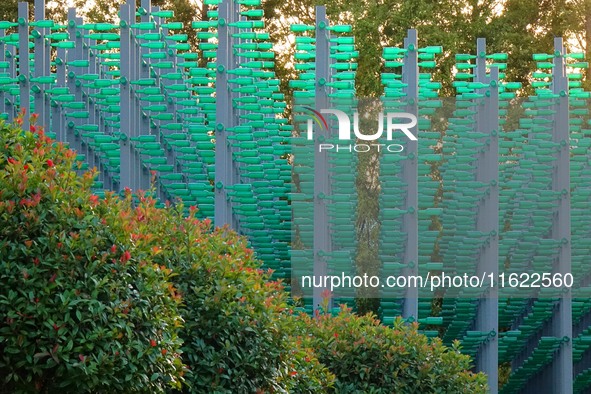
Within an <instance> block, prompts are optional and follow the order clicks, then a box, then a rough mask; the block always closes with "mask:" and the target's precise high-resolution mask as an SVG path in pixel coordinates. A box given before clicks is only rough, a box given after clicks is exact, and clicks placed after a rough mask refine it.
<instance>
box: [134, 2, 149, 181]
mask: <svg viewBox="0 0 591 394" xmlns="http://www.w3.org/2000/svg"><path fill="white" fill-rule="evenodd" d="M141 6H142V8H143V9H144V10H146V13H145V14H143V15H142V16H141V21H142V22H150V20H151V15H150V14H151V10H152V1H151V0H142V1H141ZM136 47H138V52H137V62H138V72H139V75H138V77H139V78H141V79H144V78H149V77H150V68H149V67H148V64H146V63H147V62H146V61H145V60H144V58H143V56H142V55H143V54H145V53H148V52H149V49H148V48H142V47H139V43H136ZM135 102H136V111H137V116H138V121H139V123H138V129H137V134H138V135H148V134H150V118H149V117H148V116H147V115H146V114H144V113H143V111H142V109H141V106H140V101H139V100H138V99H136V100H135ZM136 154H137V156H138V161H140V157H139V152H138V153H136ZM137 170H138V182H139V184H138V187H139V188H140V189H143V190H146V189H148V188H150V174H149V173H148V172H147V171H145V170H144V167H143V166H142V165H139V166H138V169H137Z"/></svg>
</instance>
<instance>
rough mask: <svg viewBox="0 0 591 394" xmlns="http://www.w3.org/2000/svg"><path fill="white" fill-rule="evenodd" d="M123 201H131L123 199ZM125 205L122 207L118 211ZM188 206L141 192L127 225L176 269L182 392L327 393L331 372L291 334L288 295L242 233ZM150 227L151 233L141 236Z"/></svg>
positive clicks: (146, 246)
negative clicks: (161, 204)
mask: <svg viewBox="0 0 591 394" xmlns="http://www.w3.org/2000/svg"><path fill="white" fill-rule="evenodd" d="M122 203H127V204H131V199H130V198H128V199H127V200H126V201H122ZM123 211H127V209H123ZM195 214H196V210H195V209H194V208H191V209H190V212H189V215H188V217H184V216H183V207H182V206H180V205H178V206H172V205H169V206H168V207H167V208H164V209H157V208H155V201H154V200H153V199H151V198H149V197H146V198H144V197H140V203H139V205H138V207H137V208H136V209H135V211H134V218H137V217H141V218H143V220H141V221H140V220H136V219H134V218H132V220H131V221H130V220H129V218H126V223H133V224H134V227H133V228H132V229H130V230H129V231H130V232H131V233H132V234H138V237H137V239H136V242H137V243H138V244H140V243H141V244H143V245H144V246H143V247H142V248H143V249H151V250H153V251H154V259H155V261H156V262H157V263H158V264H162V265H166V266H167V267H168V268H169V269H171V270H172V271H173V272H174V275H173V283H174V286H175V289H176V290H177V291H178V294H179V296H180V297H182V308H181V313H182V317H183V320H184V322H185V323H184V326H183V328H182V330H181V334H180V335H181V337H182V339H183V341H184V343H183V347H182V351H183V361H184V362H185V363H186V364H187V367H188V372H187V374H186V376H185V381H186V383H187V386H186V387H185V391H186V392H192V393H197V392H198V393H206V392H216V393H231V392H234V393H251V392H252V393H254V392H300V393H306V392H307V393H316V392H322V391H325V390H326V389H327V388H328V387H329V386H330V384H331V383H332V380H333V377H332V375H331V374H330V373H329V372H328V370H327V369H326V368H325V367H324V366H322V365H320V364H319V363H318V361H317V360H316V358H315V357H314V355H313V354H311V353H310V354H308V351H310V349H308V351H307V350H306V349H303V348H301V346H299V344H298V343H297V342H296V341H295V340H294V339H293V338H292V337H291V333H293V331H294V330H295V326H296V319H295V318H294V317H293V316H292V315H291V309H290V308H288V304H287V294H286V293H285V292H284V290H283V288H282V286H281V285H280V284H279V283H277V282H272V281H270V280H269V276H270V272H265V271H263V270H261V268H260V262H259V261H257V260H256V259H255V258H254V257H253V251H252V250H251V249H249V248H247V246H246V241H245V240H244V238H243V237H239V236H238V235H237V234H236V233H234V232H232V231H230V230H229V229H227V228H216V229H214V230H212V229H211V223H210V221H209V220H208V219H206V220H203V221H200V220H197V219H196V218H195ZM148 229H150V230H151V234H154V235H155V236H153V237H143V236H139V234H145V233H146V232H147V231H148Z"/></svg>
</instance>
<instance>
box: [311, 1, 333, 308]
mask: <svg viewBox="0 0 591 394" xmlns="http://www.w3.org/2000/svg"><path fill="white" fill-rule="evenodd" d="M327 27H328V20H327V19H326V7H324V6H317V7H316V90H315V96H316V110H317V111H321V110H322V109H328V107H329V101H328V91H327V89H328V87H327V86H326V83H328V82H330V57H329V55H330V41H329V30H328V29H327ZM329 129H330V126H329ZM328 138H330V130H325V129H323V128H316V130H314V277H320V276H324V275H326V274H327V261H326V259H327V258H328V257H327V256H328V254H329V253H330V252H331V251H332V239H331V233H330V225H329V221H328V204H329V203H328V200H326V199H325V198H324V197H328V196H330V195H331V184H330V174H329V171H328V152H327V151H326V150H324V151H322V152H320V151H319V144H320V143H322V142H323V141H326V140H327V139H328ZM325 290H326V289H323V288H318V287H314V289H313V294H312V300H313V308H314V310H315V311H316V310H317V309H318V307H319V306H320V305H321V304H322V301H323V292H324V291H325ZM324 296H326V294H324Z"/></svg>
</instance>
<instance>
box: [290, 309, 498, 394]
mask: <svg viewBox="0 0 591 394" xmlns="http://www.w3.org/2000/svg"><path fill="white" fill-rule="evenodd" d="M301 320H302V331H300V334H301V337H302V339H304V340H305V343H306V344H307V346H309V347H311V348H313V349H314V351H315V353H316V355H317V357H318V360H319V361H320V362H321V363H323V364H324V365H326V366H327V367H328V369H329V370H330V371H331V372H332V373H333V374H334V375H335V376H336V381H335V384H334V390H335V392H337V393H401V394H402V393H486V392H487V386H486V377H485V376H484V375H483V374H474V373H472V372H470V371H468V369H470V358H469V357H468V356H465V355H462V354H460V353H459V352H458V351H457V348H456V346H457V345H454V347H453V348H451V349H449V348H447V347H445V346H443V345H442V343H441V341H440V340H439V339H433V340H429V339H428V338H427V337H426V336H424V335H422V334H420V333H419V332H418V331H417V326H416V325H413V326H408V325H407V324H405V323H404V322H403V321H402V320H401V319H399V320H397V321H396V322H395V323H394V327H393V328H390V327H386V326H383V325H381V324H380V323H379V321H378V320H376V319H375V318H374V317H373V316H372V315H365V316H363V317H359V316H356V315H354V314H352V313H351V312H350V310H349V309H346V308H344V307H343V308H342V309H341V312H340V313H339V314H338V315H337V316H334V317H333V316H331V315H327V314H326V315H324V314H321V315H319V316H317V319H313V318H311V317H309V316H307V315H302V316H301Z"/></svg>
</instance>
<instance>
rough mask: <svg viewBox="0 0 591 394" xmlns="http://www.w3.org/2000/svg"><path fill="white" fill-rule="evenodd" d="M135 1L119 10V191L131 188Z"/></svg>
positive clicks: (127, 3) (131, 0) (129, 1)
mask: <svg viewBox="0 0 591 394" xmlns="http://www.w3.org/2000/svg"><path fill="white" fill-rule="evenodd" d="M132 4H135V0H128V1H127V2H126V3H125V4H123V5H121V7H120V8H119V10H120V15H121V29H120V37H121V38H120V41H121V44H120V45H121V47H120V52H121V55H120V56H121V58H120V67H121V81H122V83H121V91H120V95H121V102H120V110H121V121H120V130H121V133H122V137H123V138H122V140H121V164H120V166H119V168H120V169H119V190H123V189H124V188H126V187H129V188H131V187H133V183H132V174H131V164H132V156H133V146H132V145H131V140H130V139H129V137H130V130H131V85H130V82H131V64H130V57H131V27H130V26H131V24H132V23H133V21H134V20H135V5H133V6H132Z"/></svg>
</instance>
